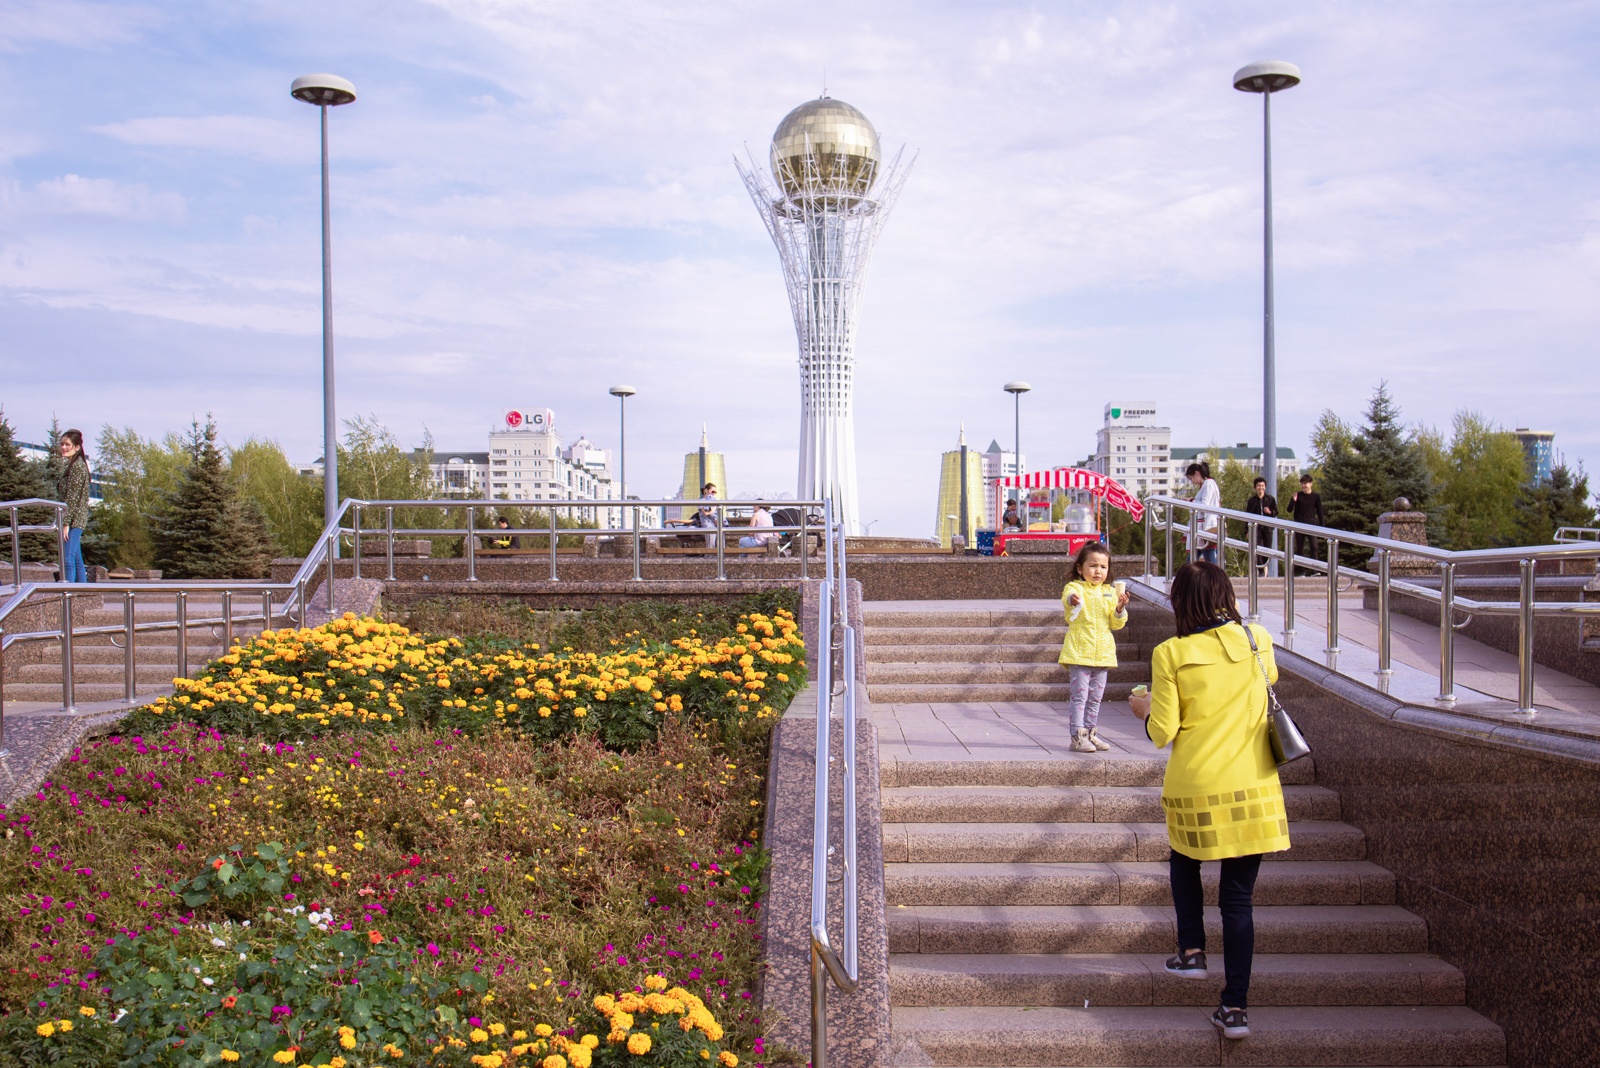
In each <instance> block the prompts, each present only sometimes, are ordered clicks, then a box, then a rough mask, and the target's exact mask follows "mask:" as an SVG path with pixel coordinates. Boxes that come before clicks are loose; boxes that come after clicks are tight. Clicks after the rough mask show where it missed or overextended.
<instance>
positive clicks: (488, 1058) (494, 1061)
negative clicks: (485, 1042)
mask: <svg viewBox="0 0 1600 1068" xmlns="http://www.w3.org/2000/svg"><path fill="white" fill-rule="evenodd" d="M472 1063H473V1064H476V1065H477V1066H478V1068H500V1066H501V1065H502V1064H504V1063H505V1058H504V1057H502V1056H500V1054H498V1053H479V1054H477V1055H476V1056H474V1057H473V1058H472Z"/></svg>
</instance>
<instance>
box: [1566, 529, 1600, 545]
mask: <svg viewBox="0 0 1600 1068" xmlns="http://www.w3.org/2000/svg"><path fill="white" fill-rule="evenodd" d="M1556 541H1558V542H1574V541H1576V542H1584V541H1590V542H1600V527H1561V528H1559V529H1558V530H1557V531H1556Z"/></svg>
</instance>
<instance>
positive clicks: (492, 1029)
mask: <svg viewBox="0 0 1600 1068" xmlns="http://www.w3.org/2000/svg"><path fill="white" fill-rule="evenodd" d="M489 1033H490V1034H491V1035H503V1034H505V1033H506V1025H505V1024H503V1023H492V1024H490V1025H489Z"/></svg>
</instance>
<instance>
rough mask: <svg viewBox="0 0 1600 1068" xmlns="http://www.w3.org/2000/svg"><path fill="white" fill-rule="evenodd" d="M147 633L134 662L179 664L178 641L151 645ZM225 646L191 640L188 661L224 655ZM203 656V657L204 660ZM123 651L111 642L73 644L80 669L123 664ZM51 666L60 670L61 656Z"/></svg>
mask: <svg viewBox="0 0 1600 1068" xmlns="http://www.w3.org/2000/svg"><path fill="white" fill-rule="evenodd" d="M144 637H145V636H144V635H142V634H141V635H140V636H139V644H138V645H137V646H136V647H135V648H134V658H135V662H136V663H139V664H147V663H148V664H176V663H177V661H178V646H177V643H175V642H169V643H167V644H163V645H156V644H149V643H146V642H145V640H144ZM222 652H223V649H222V646H220V645H212V644H201V643H199V642H196V641H190V642H189V660H190V661H191V662H193V663H194V664H197V665H198V664H202V663H209V662H210V661H211V660H212V659H213V658H215V657H218V656H221V655H222ZM202 658H203V659H202ZM122 662H123V650H122V647H121V646H118V645H111V644H108V643H107V644H99V643H97V644H94V645H86V644H84V643H83V641H81V640H79V641H75V642H73V643H72V663H73V665H74V667H75V668H77V669H81V668H83V667H84V666H85V665H88V664H115V665H117V666H118V667H121V666H122ZM50 666H51V667H52V668H56V669H59V667H60V661H59V659H56V660H54V662H52V663H51V664H50Z"/></svg>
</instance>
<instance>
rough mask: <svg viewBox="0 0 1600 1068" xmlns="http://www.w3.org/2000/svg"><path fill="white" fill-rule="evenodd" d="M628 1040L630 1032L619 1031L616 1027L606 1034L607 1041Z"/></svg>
mask: <svg viewBox="0 0 1600 1068" xmlns="http://www.w3.org/2000/svg"><path fill="white" fill-rule="evenodd" d="M627 1040H628V1032H626V1031H618V1030H616V1029H614V1028H613V1029H612V1031H611V1033H610V1034H608V1035H607V1036H606V1041H607V1042H626V1041H627Z"/></svg>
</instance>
